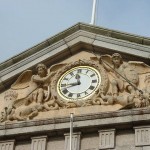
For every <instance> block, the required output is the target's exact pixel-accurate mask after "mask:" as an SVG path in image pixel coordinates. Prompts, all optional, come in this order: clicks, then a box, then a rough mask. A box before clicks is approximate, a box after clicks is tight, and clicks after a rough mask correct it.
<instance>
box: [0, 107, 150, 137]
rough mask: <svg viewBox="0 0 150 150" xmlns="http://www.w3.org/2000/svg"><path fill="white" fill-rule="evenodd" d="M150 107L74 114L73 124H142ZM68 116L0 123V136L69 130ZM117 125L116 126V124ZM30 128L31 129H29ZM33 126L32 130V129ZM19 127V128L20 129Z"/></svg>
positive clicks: (86, 125)
mask: <svg viewBox="0 0 150 150" xmlns="http://www.w3.org/2000/svg"><path fill="white" fill-rule="evenodd" d="M149 114H150V109H148V108H147V109H146V108H145V109H144V108H143V109H141V108H140V109H132V110H120V111H115V112H106V113H97V114H87V115H80V116H74V125H75V128H76V129H80V128H82V127H88V128H90V127H93V126H95V127H96V126H97V127H104V126H110V127H111V126H112V125H118V126H119V128H121V125H123V124H126V125H129V126H132V127H134V126H137V125H138V124H139V123H140V124H141V122H142V123H143V124H145V125H146V124H149V123H150V115H149ZM69 125H70V118H69V117H62V118H53V119H48V118H47V119H43V120H33V121H21V122H17V123H16V122H11V123H10V122H5V123H4V124H1V125H0V130H1V132H0V137H3V136H4V135H5V136H9V135H17V134H31V133H34V132H52V131H56V130H66V129H68V130H69ZM116 127H117V126H116ZM30 128H31V129H32V130H31V129H30ZM33 128H34V130H33ZM20 129H21V130H20Z"/></svg>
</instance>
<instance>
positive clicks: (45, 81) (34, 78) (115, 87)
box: [0, 53, 150, 122]
mask: <svg viewBox="0 0 150 150" xmlns="http://www.w3.org/2000/svg"><path fill="white" fill-rule="evenodd" d="M36 71H37V73H35V74H33V73H32V70H26V71H24V72H23V73H22V74H21V75H20V76H19V77H18V79H17V80H16V81H15V83H14V84H12V86H11V88H10V89H9V90H8V91H6V92H5V94H4V99H3V100H4V106H3V109H2V111H1V118H0V119H1V122H4V121H8V120H9V121H12V120H18V121H23V120H27V119H33V118H34V117H38V116H40V115H41V116H42V113H45V112H50V111H55V110H60V109H71V108H77V107H88V106H92V105H97V106H95V107H100V108H102V107H107V106H108V105H109V106H112V107H113V106H116V105H117V106H118V105H119V106H120V107H119V109H120V108H133V107H138V108H139V107H147V106H149V105H150V66H148V65H146V64H145V63H143V62H138V61H128V62H125V61H123V58H122V56H121V55H120V54H118V53H114V54H113V55H102V56H100V58H97V57H91V58H90V60H86V59H82V60H81V59H80V60H76V61H74V62H70V63H61V64H55V65H53V66H51V67H50V68H47V67H46V66H45V65H44V64H38V65H37V67H36ZM77 77H78V78H77ZM67 78H68V79H67ZM84 78H86V80H85V79H84ZM143 83H144V84H143ZM84 85H85V86H84ZM60 92H62V93H60ZM71 92H72V93H71Z"/></svg>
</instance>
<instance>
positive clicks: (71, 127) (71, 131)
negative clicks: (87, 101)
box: [70, 113, 73, 150]
mask: <svg viewBox="0 0 150 150" xmlns="http://www.w3.org/2000/svg"><path fill="white" fill-rule="evenodd" d="M72 135H73V113H71V114H70V150H72Z"/></svg>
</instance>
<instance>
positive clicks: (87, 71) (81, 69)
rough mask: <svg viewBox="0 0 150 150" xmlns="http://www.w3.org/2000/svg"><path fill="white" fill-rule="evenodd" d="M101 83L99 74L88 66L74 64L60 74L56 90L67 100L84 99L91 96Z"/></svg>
mask: <svg viewBox="0 0 150 150" xmlns="http://www.w3.org/2000/svg"><path fill="white" fill-rule="evenodd" d="M100 84H101V75H100V73H99V71H98V70H97V69H95V68H94V67H90V66H76V67H73V68H71V69H69V70H67V71H66V72H65V73H63V74H62V75H61V77H60V78H59V80H58V82H57V92H58V94H59V96H60V97H61V98H63V99H64V100H67V101H78V100H85V99H88V98H89V97H91V96H92V95H93V94H94V93H95V91H96V90H97V89H98V88H99V86H100Z"/></svg>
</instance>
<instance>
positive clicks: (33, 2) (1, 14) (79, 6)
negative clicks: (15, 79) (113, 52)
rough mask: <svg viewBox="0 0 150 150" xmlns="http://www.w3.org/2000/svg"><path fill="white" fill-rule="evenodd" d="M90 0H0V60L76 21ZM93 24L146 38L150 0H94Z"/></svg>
mask: <svg viewBox="0 0 150 150" xmlns="http://www.w3.org/2000/svg"><path fill="white" fill-rule="evenodd" d="M92 3H93V0H0V19H1V21H0V63H1V62H4V61H6V60H7V59H9V58H11V57H14V56H15V55H17V54H19V53H21V52H23V51H25V50H27V49H28V48H31V47H32V46H34V45H36V44H38V43H40V42H42V41H44V40H45V39H47V38H50V37H51V36H53V35H55V34H58V33H59V32H61V31H63V30H65V29H67V28H69V27H71V26H73V25H75V24H76V23H78V22H83V23H90V22H91V14H92ZM96 26H101V27H104V28H108V29H113V30H119V31H122V32H128V33H131V34H137V35H140V36H146V37H150V0H98V3H97V13H96Z"/></svg>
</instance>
